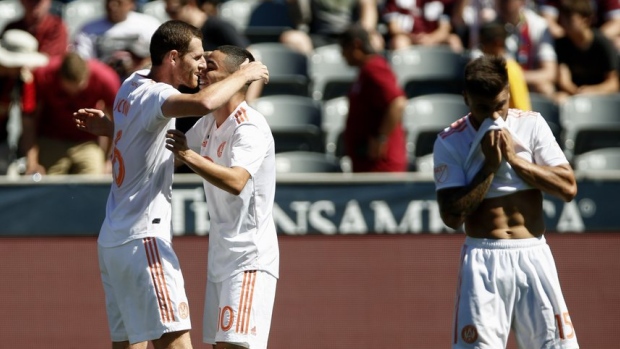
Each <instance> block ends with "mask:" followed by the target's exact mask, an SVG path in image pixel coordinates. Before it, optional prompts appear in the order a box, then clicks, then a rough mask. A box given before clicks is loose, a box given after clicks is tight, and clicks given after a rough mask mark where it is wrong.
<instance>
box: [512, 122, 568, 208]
mask: <svg viewBox="0 0 620 349" xmlns="http://www.w3.org/2000/svg"><path fill="white" fill-rule="evenodd" d="M500 135H501V147H502V154H503V156H504V157H505V158H506V161H507V162H508V163H509V164H510V166H512V168H513V169H514V171H515V172H516V173H517V175H519V177H521V178H522V179H523V180H524V181H525V182H526V183H527V184H529V185H531V186H533V187H535V188H537V189H540V190H541V191H543V192H545V193H547V194H551V195H554V196H557V197H559V198H560V199H562V200H564V201H566V202H569V201H571V200H572V199H573V198H574V197H575V196H576V195H577V181H576V180H575V174H574V173H573V169H572V168H571V166H570V165H569V164H562V165H557V166H544V165H538V164H535V163H532V162H529V161H527V160H525V159H523V158H521V157H519V156H517V155H516V154H515V151H514V145H513V141H512V137H511V135H510V132H509V131H507V130H502V131H501V133H500ZM551 147H557V149H558V150H557V151H561V150H560V149H559V145H557V143H554V144H553V145H551Z"/></svg>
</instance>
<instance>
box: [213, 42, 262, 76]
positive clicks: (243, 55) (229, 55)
mask: <svg viewBox="0 0 620 349" xmlns="http://www.w3.org/2000/svg"><path fill="white" fill-rule="evenodd" d="M215 51H220V52H222V53H223V54H225V55H226V58H225V59H224V64H225V65H226V70H227V71H228V72H229V73H234V72H236V71H237V70H239V67H240V66H241V64H242V63H243V62H245V60H246V59H247V60H248V61H250V62H254V61H255V59H254V56H253V55H252V54H251V53H250V51H248V50H246V49H244V48H242V47H239V46H233V45H222V46H219V47H218V48H216V49H215Z"/></svg>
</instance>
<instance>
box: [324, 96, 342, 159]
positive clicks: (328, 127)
mask: <svg viewBox="0 0 620 349" xmlns="http://www.w3.org/2000/svg"><path fill="white" fill-rule="evenodd" d="M348 115H349V99H348V98H347V97H337V98H333V99H330V100H327V101H324V102H323V120H322V123H321V128H322V129H323V133H324V134H325V152H326V153H327V154H330V155H333V156H335V157H337V158H341V157H343V156H344V138H343V132H344V129H345V127H346V123H347V117H348Z"/></svg>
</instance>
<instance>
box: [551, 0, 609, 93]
mask: <svg viewBox="0 0 620 349" xmlns="http://www.w3.org/2000/svg"><path fill="white" fill-rule="evenodd" d="M559 10H560V17H559V23H560V25H561V26H562V29H563V30H564V33H565V36H564V37H563V38H560V39H558V40H557V41H556V43H555V49H556V52H557V53H558V64H559V65H558V91H557V93H556V101H557V102H558V103H562V102H564V101H565V100H566V98H568V97H569V96H572V95H576V94H583V93H596V94H610V93H617V92H618V89H619V86H618V84H619V82H618V54H617V53H616V50H615V48H614V47H613V44H612V43H611V41H610V40H609V39H608V38H607V37H605V36H604V35H603V34H602V33H601V32H600V31H599V30H598V29H595V28H592V26H591V23H592V18H593V16H594V11H593V9H592V5H591V3H590V1H589V0H562V1H561V3H560V8H559Z"/></svg>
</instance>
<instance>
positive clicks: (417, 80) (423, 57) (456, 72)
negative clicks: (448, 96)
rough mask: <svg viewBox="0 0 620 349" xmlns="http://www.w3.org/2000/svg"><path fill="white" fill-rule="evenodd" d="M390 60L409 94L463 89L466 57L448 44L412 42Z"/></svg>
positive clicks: (390, 57) (459, 90) (392, 53)
mask: <svg viewBox="0 0 620 349" xmlns="http://www.w3.org/2000/svg"><path fill="white" fill-rule="evenodd" d="M388 60H389V62H390V65H391V66H392V69H393V70H394V73H395V74H396V77H397V79H398V82H399V84H400V85H401V86H402V87H403V89H404V90H405V93H406V94H407V97H408V98H413V97H417V96H421V95H425V94H432V93H461V90H462V80H463V70H464V67H465V63H466V59H465V58H464V57H463V55H461V54H459V53H456V52H454V51H452V50H451V49H450V48H449V47H447V46H410V47H408V48H404V49H400V50H394V51H392V52H391V53H390V55H389V56H388Z"/></svg>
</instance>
